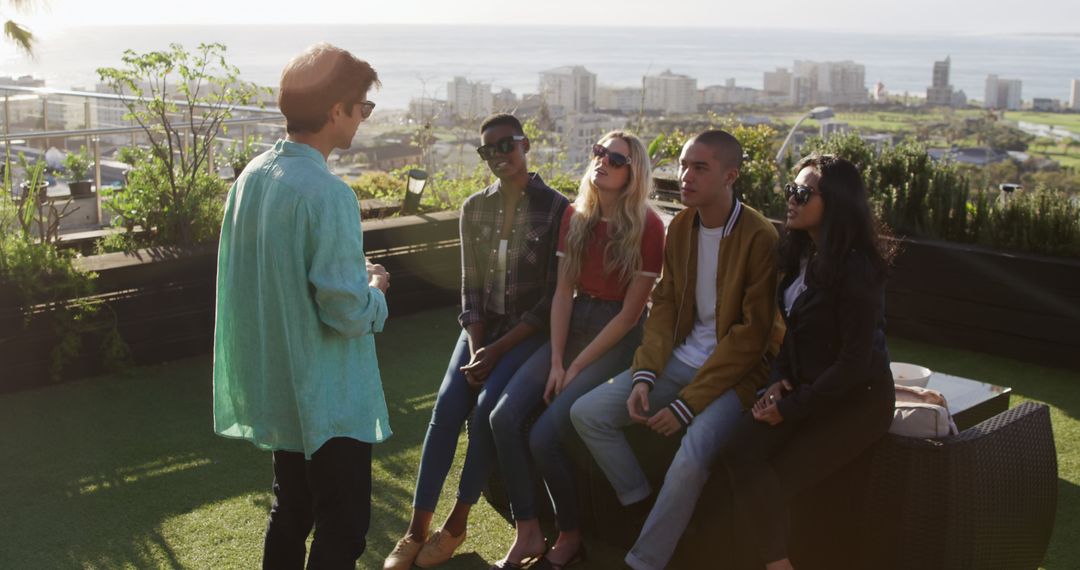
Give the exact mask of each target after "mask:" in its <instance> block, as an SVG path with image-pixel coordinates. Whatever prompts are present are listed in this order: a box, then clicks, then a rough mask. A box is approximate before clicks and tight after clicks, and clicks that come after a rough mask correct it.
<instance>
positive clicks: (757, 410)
mask: <svg viewBox="0 0 1080 570" xmlns="http://www.w3.org/2000/svg"><path fill="white" fill-rule="evenodd" d="M791 390H792V386H791V382H788V381H787V380H781V381H779V382H776V383H774V384H771V385H770V386H769V387H768V388H766V389H765V394H764V395H762V396H761V398H760V399H759V400H758V401H757V402H755V403H754V407H753V408H751V410H750V413H752V414H753V416H754V419H755V420H757V421H759V422H765V423H767V424H769V425H771V426H774V425H777V424H779V423H780V422H782V421H784V417H783V416H782V415H780V409H779V408H778V407H776V404H777V402H779V401H780V400H781V399H783V397H784V394H785V393H786V392H790V391H791Z"/></svg>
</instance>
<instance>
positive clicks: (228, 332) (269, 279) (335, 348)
mask: <svg viewBox="0 0 1080 570" xmlns="http://www.w3.org/2000/svg"><path fill="white" fill-rule="evenodd" d="M364 261H365V259H364V249H363V234H362V233H361V230H360V207H359V205H358V204H357V201H356V195H355V194H353V191H352V190H351V189H350V188H349V187H348V186H347V185H346V184H345V183H344V182H342V181H341V180H340V179H339V178H337V177H336V176H334V175H333V174H331V172H330V170H329V169H328V168H327V166H326V161H325V160H324V159H323V156H322V154H321V153H319V151H317V150H315V149H314V148H313V147H310V146H308V145H305V144H300V143H296V142H291V141H284V140H279V141H278V142H277V143H276V144H275V145H274V148H273V149H272V150H269V151H267V152H265V153H263V154H262V155H260V156H258V157H256V158H255V159H254V160H253V161H252V162H251V164H249V165H248V167H247V168H245V169H244V172H243V174H241V175H240V177H239V179H237V181H236V183H234V184H233V186H232V188H231V189H230V190H229V197H228V199H227V201H226V203H225V217H224V221H223V223H222V226H221V243H220V245H219V247H218V274H217V316H216V321H215V327H214V429H215V431H216V432H217V433H218V434H219V435H222V436H225V437H234V438H241V439H246V440H248V441H250V442H252V443H254V444H255V445H256V446H258V447H260V448H263V449H269V450H286V451H302V452H303V453H304V455H305V456H306V457H308V458H310V457H311V455H312V454H313V453H315V451H317V450H318V449H319V447H320V446H322V444H323V443H325V442H326V441H327V440H329V439H330V438H332V437H351V438H354V439H357V440H360V441H364V442H369V443H377V442H380V441H383V440H385V439H386V438H388V437H390V434H391V431H390V424H389V420H388V414H387V410H386V400H385V398H384V396H383V390H382V380H381V378H380V377H379V366H378V361H377V360H376V356H375V337H374V334H375V333H377V332H380V331H381V330H382V327H383V323H384V322H385V320H386V316H387V311H386V298H385V297H384V296H383V293H382V291H380V290H379V289H378V288H376V287H371V286H369V285H368V274H367V269H366V267H365V263H364Z"/></svg>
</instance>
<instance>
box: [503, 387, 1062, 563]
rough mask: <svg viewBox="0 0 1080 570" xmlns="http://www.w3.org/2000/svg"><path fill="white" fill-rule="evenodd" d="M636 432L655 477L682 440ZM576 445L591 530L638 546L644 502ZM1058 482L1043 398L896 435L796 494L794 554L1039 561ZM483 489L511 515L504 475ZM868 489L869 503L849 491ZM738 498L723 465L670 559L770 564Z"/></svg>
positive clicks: (801, 558)
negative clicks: (737, 510)
mask: <svg viewBox="0 0 1080 570" xmlns="http://www.w3.org/2000/svg"><path fill="white" fill-rule="evenodd" d="M630 439H631V443H632V445H633V446H634V448H635V451H636V452H637V453H638V455H639V457H640V458H641V459H642V464H643V466H644V467H645V469H646V472H647V473H648V475H649V477H650V479H651V480H653V481H654V484H655V486H657V487H658V486H659V483H660V482H661V481H662V480H663V475H664V472H665V470H666V468H667V465H668V464H669V463H670V461H671V458H672V457H673V455H674V452H675V449H676V448H675V446H674V441H673V440H670V439H667V438H661V437H660V436H656V435H654V434H652V433H651V432H649V431H648V430H645V429H643V428H640V427H637V426H635V428H633V429H632V430H631V433H630ZM569 445H571V447H572V449H573V454H574V455H575V456H576V458H577V459H578V465H580V466H581V469H579V470H578V488H579V493H580V500H581V502H582V512H583V513H584V520H583V530H584V531H585V532H586V534H587V536H589V539H590V540H600V541H603V542H607V543H609V544H612V545H614V546H616V547H617V548H620V549H623V550H625V549H627V548H629V546H630V545H631V544H632V543H633V540H634V539H635V537H636V533H637V530H638V529H640V527H641V524H642V522H643V516H644V514H643V510H642V509H624V508H623V507H621V506H620V505H619V504H618V502H617V501H616V499H615V496H614V493H613V492H612V490H611V487H610V485H609V484H608V483H607V480H606V479H605V478H604V475H603V473H602V472H601V471H600V470H599V468H598V467H597V466H596V465H595V463H594V462H593V461H592V459H591V458H590V457H589V456H588V454H587V453H586V452H585V450H584V446H582V445H581V444H580V442H571V443H570V444H569ZM716 473H722V471H721V470H717V471H716ZM1057 488H1058V479H1057V453H1056V450H1055V447H1054V438H1053V432H1052V431H1051V426H1050V414H1049V408H1048V407H1047V406H1045V405H1043V404H1037V403H1033V402H1026V403H1024V404H1021V405H1019V406H1017V407H1015V408H1012V409H1010V410H1008V411H1006V412H1003V413H1001V414H998V415H997V416H994V417H992V418H990V419H988V420H986V421H984V422H982V423H980V424H978V425H975V426H973V427H971V428H969V429H966V430H964V431H963V432H961V433H960V434H959V435H956V436H952V437H948V438H943V439H937V440H930V439H915V438H906V437H900V436H894V435H888V436H886V437H884V438H882V440H881V441H880V442H878V443H877V444H875V445H874V446H873V447H872V448H871V449H869V450H867V452H866V453H864V454H863V455H862V456H860V458H859V459H857V460H856V461H854V462H853V463H852V464H850V465H848V466H847V467H845V468H844V469H843V470H841V471H839V472H837V473H835V474H834V475H833V476H831V477H830V478H828V479H827V480H825V481H822V482H820V483H818V484H817V485H816V486H814V487H812V488H811V489H809V490H808V491H806V492H803V493H802V494H800V495H799V496H798V497H796V498H794V499H793V500H792V526H793V543H792V545H791V557H792V561H793V562H794V563H795V565H796V567H798V568H800V570H802V569H806V568H828V569H837V568H905V569H906V568H918V569H920V570H921V569H934V568H941V569H950V570H952V569H959V568H987V569H990V568H992V569H995V570H999V569H1011V568H1017V569H1021V568H1022V569H1030V568H1036V567H1038V565H1039V563H1040V562H1041V561H1042V558H1043V556H1044V554H1045V552H1046V547H1047V544H1048V543H1049V540H1050V533H1051V531H1052V529H1053V525H1054V515H1055V510H1056V506H1057ZM537 492H538V493H541V492H542V489H540V488H538V490H537ZM486 494H487V498H488V501H489V502H491V503H492V505H494V506H495V507H496V508H497V509H498V510H499V511H500V512H501V513H503V515H504V516H508V512H509V511H508V508H507V501H506V497H505V493H504V492H503V491H502V483H501V480H500V479H499V477H498V475H497V474H496V475H495V476H493V478H492V480H491V484H490V485H489V488H488V489H487V491H486ZM859 496H861V497H863V500H862V501H857V500H855V501H853V500H851V499H850V497H859ZM539 504H542V505H546V504H548V502H547V501H546V500H543V501H539ZM730 504H731V495H730V490H729V488H728V484H727V478H726V477H724V476H718V475H714V476H713V478H712V479H711V480H710V481H709V483H708V485H707V486H706V488H705V491H704V493H703V495H702V497H701V500H700V501H699V504H698V509H697V511H696V512H695V514H694V517H693V519H692V520H691V523H690V528H688V529H687V532H686V534H685V535H684V536H683V539H682V541H681V542H680V543H679V548H678V550H677V552H676V554H675V558H674V559H673V561H672V565H671V566H672V567H673V568H720V567H723V568H761V565H760V563H757V562H756V561H755V557H754V554H753V552H752V550H751V549H750V547H749V541H748V540H747V537H745V536H741V535H740V531H739V529H737V528H735V527H734V525H733V523H732V520H731V516H730ZM548 517H550V515H548ZM548 522H549V524H550V518H548ZM718 553H721V555H720V558H717V554H718Z"/></svg>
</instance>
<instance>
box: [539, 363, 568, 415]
mask: <svg viewBox="0 0 1080 570" xmlns="http://www.w3.org/2000/svg"><path fill="white" fill-rule="evenodd" d="M565 375H566V370H563V367H562V365H561V364H558V365H556V364H552V365H551V372H549V373H548V379H547V385H546V386H544V403H545V404H548V405H551V401H552V400H554V399H555V396H557V395H558V394H559V387H560V385H561V384H562V381H563V377H564V376H565Z"/></svg>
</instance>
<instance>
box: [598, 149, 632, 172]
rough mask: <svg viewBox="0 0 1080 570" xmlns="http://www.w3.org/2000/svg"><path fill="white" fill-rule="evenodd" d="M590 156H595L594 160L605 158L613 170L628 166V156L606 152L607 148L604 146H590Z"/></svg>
mask: <svg viewBox="0 0 1080 570" xmlns="http://www.w3.org/2000/svg"><path fill="white" fill-rule="evenodd" d="M592 155H593V156H595V157H596V158H599V159H600V160H603V159H604V157H605V156H606V157H607V162H608V164H610V165H611V166H614V167H615V168H622V167H624V166H626V165H627V164H630V157H629V156H626V155H625V154H623V153H621V152H615V151H613V150H608V147H606V146H604V145H602V144H594V145H592Z"/></svg>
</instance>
